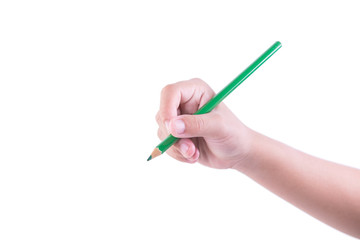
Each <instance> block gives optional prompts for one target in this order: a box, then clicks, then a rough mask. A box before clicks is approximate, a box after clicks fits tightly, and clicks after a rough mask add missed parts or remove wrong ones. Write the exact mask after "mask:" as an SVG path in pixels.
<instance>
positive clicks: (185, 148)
mask: <svg viewBox="0 0 360 240" xmlns="http://www.w3.org/2000/svg"><path fill="white" fill-rule="evenodd" d="M188 150H189V146H188V145H187V144H186V143H183V144H181V145H180V151H181V153H182V154H183V155H185V156H187V151H188Z"/></svg>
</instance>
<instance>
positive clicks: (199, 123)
mask: <svg viewBox="0 0 360 240" xmlns="http://www.w3.org/2000/svg"><path fill="white" fill-rule="evenodd" d="M195 123H196V124H195V126H196V129H197V131H200V132H202V131H203V130H204V129H205V127H206V126H205V124H206V123H205V121H204V118H202V117H197V120H196V121H195Z"/></svg>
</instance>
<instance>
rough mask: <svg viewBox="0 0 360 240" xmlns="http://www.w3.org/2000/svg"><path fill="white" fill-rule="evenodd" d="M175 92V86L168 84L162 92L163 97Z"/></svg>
mask: <svg viewBox="0 0 360 240" xmlns="http://www.w3.org/2000/svg"><path fill="white" fill-rule="evenodd" d="M173 90H174V84H168V85H166V86H165V87H163V89H162V90H161V96H165V95H167V94H169V93H171V92H172V91H173Z"/></svg>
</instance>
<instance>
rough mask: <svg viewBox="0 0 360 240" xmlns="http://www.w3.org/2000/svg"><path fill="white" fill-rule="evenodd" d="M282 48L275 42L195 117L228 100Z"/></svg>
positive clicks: (160, 149) (165, 144) (162, 147)
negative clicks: (229, 96)
mask: <svg viewBox="0 0 360 240" xmlns="http://www.w3.org/2000/svg"><path fill="white" fill-rule="evenodd" d="M280 48H281V43H280V42H275V43H274V44H273V45H272V46H271V47H270V48H269V49H268V50H266V51H265V52H264V53H263V54H262V55H261V56H260V57H259V58H258V59H256V60H255V61H254V62H253V63H252V64H251V65H250V66H248V67H247V68H246V69H245V70H244V71H243V72H242V73H240V74H239V76H237V77H236V78H235V79H234V80H233V81H232V82H230V83H229V84H228V85H227V86H226V87H224V88H223V89H222V90H221V91H220V92H219V93H218V94H216V95H215V96H214V97H213V98H212V99H210V100H209V101H208V102H207V103H206V104H205V105H204V106H202V107H201V108H200V109H199V110H197V112H195V113H194V115H199V114H205V113H208V112H210V111H211V110H213V109H214V108H215V107H216V106H217V105H218V104H219V103H220V102H221V101H222V100H224V98H226V97H227V96H228V95H229V94H230V93H231V92H232V91H234V90H235V88H237V87H238V86H239V85H240V84H241V83H242V82H243V81H245V79H247V78H248V77H249V76H250V75H251V74H252V73H253V72H255V70H256V69H258V68H259V67H260V66H261V65H262V64H263V63H264V62H265V61H266V60H268V59H269V58H270V57H271V56H272V55H273V54H274V53H275V52H276V51H277V50H279V49H280ZM177 140H178V138H176V137H174V136H173V135H171V134H170V135H169V136H168V137H167V138H165V139H164V141H162V142H161V143H160V144H159V145H157V146H156V147H155V149H154V151H153V152H152V153H151V155H150V157H149V158H148V159H147V160H148V161H149V160H151V159H153V158H155V157H157V156H160V155H161V154H163V153H164V152H165V151H166V150H167V149H168V148H170V147H171V146H172V145H173V144H174V143H175V142H176V141H177Z"/></svg>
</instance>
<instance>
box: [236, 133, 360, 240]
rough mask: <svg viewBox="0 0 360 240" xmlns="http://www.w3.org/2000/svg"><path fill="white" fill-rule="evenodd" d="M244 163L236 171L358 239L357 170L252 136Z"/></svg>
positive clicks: (359, 186)
mask: <svg viewBox="0 0 360 240" xmlns="http://www.w3.org/2000/svg"><path fill="white" fill-rule="evenodd" d="M252 142H253V144H252V148H253V149H252V151H251V154H250V155H249V157H248V159H247V161H246V164H241V165H240V164H239V165H237V166H236V167H235V168H236V169H237V170H239V171H241V172H243V173H244V174H246V175H247V176H249V177H250V178H252V179H253V180H255V181H256V182H258V183H259V184H261V185H262V186H264V187H265V188H267V189H269V190H270V191H272V192H273V193H275V194H277V195H278V196H280V197H281V198H283V199H285V200H286V201H288V202H290V203H292V204H293V205H295V206H296V207H298V208H300V209H302V210H304V211H305V212H307V213H309V214H310V215H312V216H314V217H315V218H317V219H319V220H321V221H322V222H324V223H326V224H329V225H331V226H333V227H335V228H337V229H339V230H341V231H343V232H346V233H348V234H351V235H353V236H356V237H360V170H358V169H354V168H350V167H346V166H342V165H339V164H336V163H332V162H328V161H325V160H322V159H319V158H316V157H313V156H310V155H308V154H305V153H303V152H300V151H298V150H295V149H293V148H291V147H289V146H286V145H285V144H282V143H280V142H277V141H275V140H273V139H270V138H268V137H265V136H263V135H261V134H258V133H255V132H254V134H253V139H252Z"/></svg>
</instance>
